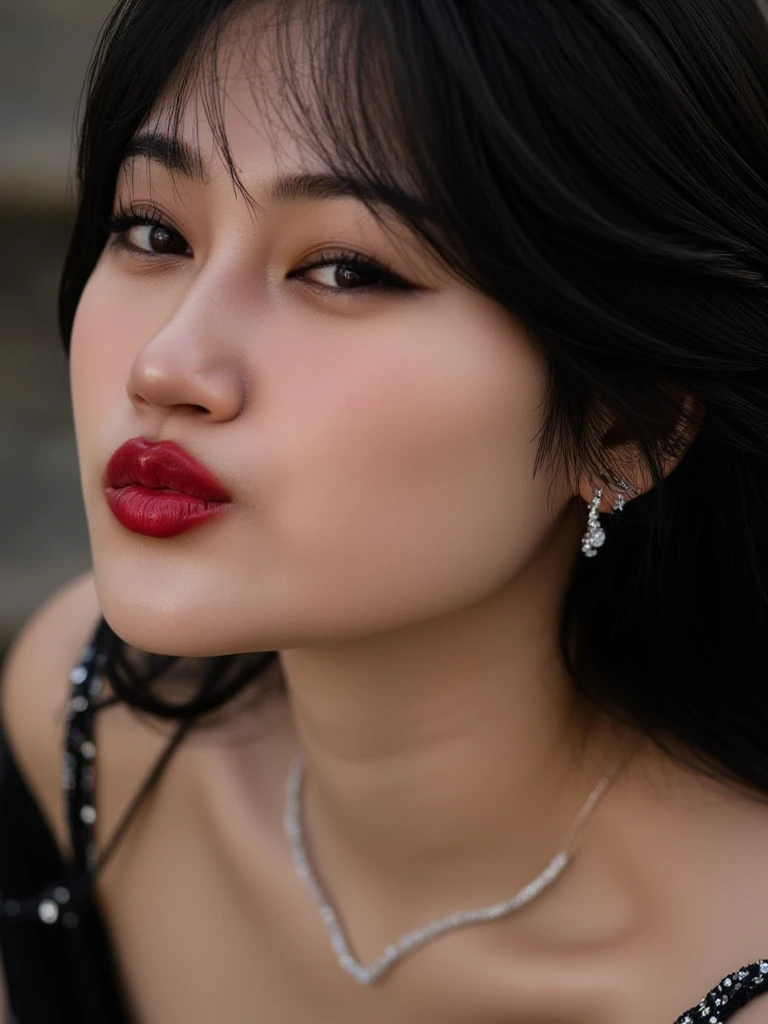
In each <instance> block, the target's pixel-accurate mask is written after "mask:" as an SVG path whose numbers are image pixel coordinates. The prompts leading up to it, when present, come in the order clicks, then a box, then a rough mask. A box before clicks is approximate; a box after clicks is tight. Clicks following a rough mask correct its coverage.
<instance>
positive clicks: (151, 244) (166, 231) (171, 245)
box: [125, 224, 189, 256]
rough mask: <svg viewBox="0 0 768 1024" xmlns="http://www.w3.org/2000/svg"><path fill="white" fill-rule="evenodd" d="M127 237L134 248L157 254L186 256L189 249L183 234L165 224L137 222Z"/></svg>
mask: <svg viewBox="0 0 768 1024" xmlns="http://www.w3.org/2000/svg"><path fill="white" fill-rule="evenodd" d="M125 237H126V241H127V242H128V244H129V245H130V246H131V247H132V248H134V249H140V250H141V251H142V252H148V253H153V254H154V255H157V256H185V255H186V254H187V252H188V251H189V246H188V245H187V243H186V241H185V240H184V239H183V238H182V237H181V235H180V234H179V233H178V232H177V231H172V230H171V228H167V227H165V225H163V224H137V225H136V226H135V227H132V228H130V229H129V230H127V231H126V233H125Z"/></svg>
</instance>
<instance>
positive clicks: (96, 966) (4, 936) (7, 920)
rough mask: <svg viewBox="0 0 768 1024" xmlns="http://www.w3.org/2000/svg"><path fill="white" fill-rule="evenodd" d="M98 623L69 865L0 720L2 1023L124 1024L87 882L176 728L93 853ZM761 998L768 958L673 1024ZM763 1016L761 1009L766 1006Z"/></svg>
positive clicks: (78, 675) (77, 686) (77, 765)
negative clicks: (6, 1019)
mask: <svg viewBox="0 0 768 1024" xmlns="http://www.w3.org/2000/svg"><path fill="white" fill-rule="evenodd" d="M104 630H105V624H104V621H103V619H102V620H101V622H100V623H99V627H98V629H97V631H96V633H95V634H94V637H93V638H92V640H91V642H90V644H89V645H88V647H86V648H85V650H84V652H83V656H82V659H81V661H80V663H79V664H78V665H77V666H76V667H75V668H74V669H73V671H72V675H71V681H72V686H73V690H72V699H71V701H70V713H69V716H68V724H67V737H66V749H65V751H64V752H63V756H64V763H63V771H62V785H63V789H64V795H65V798H66V800H67V802H68V808H69V815H68V817H69V824H70V829H71V842H72V847H73V858H72V862H71V863H67V862H66V861H65V859H64V858H63V857H62V855H61V853H60V851H59V848H58V846H57V844H56V842H55V840H54V838H53V836H52V835H51V832H50V830H49V828H48V825H47V823H46V821H45V819H44V817H43V815H42V813H41V810H40V808H39V807H38V805H37V803H36V801H35V799H34V797H33V796H32V794H31V792H30V790H29V788H28V786H27V784H26V782H25V780H24V778H23V777H22V775H21V772H20V771H19V769H18V766H17V764H16V761H15V759H14V756H13V751H12V750H11V747H10V745H9V742H8V739H7V736H6V735H5V733H4V731H3V728H2V722H1V721H0V954H2V962H3V967H4V972H5V975H6V983H7V987H8V993H9V1000H10V1007H11V1016H10V1024H131V1020H130V1015H129V1012H128V1009H127V1001H126V999H125V996H124V991H123V988H122V985H121V980H120V976H119V971H118V968H117V965H116V962H115V958H114V955H113V952H112V946H111V941H110V937H109V932H108V930H107V927H106V925H105V922H104V919H103V917H102V914H101V911H100V909H99V906H98V904H97V901H96V898H95V896H94V889H93V880H94V878H95V876H96V874H97V873H98V871H99V869H100V868H101V867H103V866H104V864H105V863H106V861H107V859H108V857H109V855H110V854H111V852H112V850H113V849H114V846H115V844H116V842H119V839H120V837H121V836H122V835H123V834H124V831H125V828H126V827H127V825H128V824H129V822H130V820H131V819H132V817H133V815H134V813H135V811H136V810H137V809H138V807H139V806H140V804H141V802H142V800H143V799H144V797H145V796H146V795H147V794H148V793H149V792H150V791H151V789H152V787H153V785H154V784H155V782H156V781H157V779H158V778H159V777H160V775H161V773H162V771H163V769H164V768H165V765H166V764H167V763H168V760H169V759H170V757H171V756H172V754H173V751H174V750H175V749H176V748H177V747H178V745H179V743H180V742H181V740H182V739H183V736H184V735H185V733H186V730H187V728H188V727H189V726H188V725H186V726H184V727H181V728H180V729H179V730H178V731H177V733H176V735H175V736H174V737H173V739H172V740H171V742H170V743H169V745H168V746H167V747H166V750H165V751H164V752H163V755H162V756H161V758H160V759H159V761H158V762H157V763H156V765H155V767H154V768H153V770H152V772H151V773H150V775H149V777H148V779H147V781H146V782H145V784H144V786H142V787H141V790H140V792H139V793H138V794H137V797H136V799H135V800H134V802H133V804H132V805H131V808H129V811H128V813H127V815H126V817H125V818H124V819H123V821H122V822H121V824H120V826H119V827H118V829H117V831H116V833H115V836H114V837H113V840H112V841H111V842H110V843H109V844H107V848H106V849H105V852H104V853H102V854H101V856H98V857H97V856H96V853H95V850H94V847H93V827H92V826H93V821H92V818H93V815H94V814H95V810H96V809H95V808H94V811H93V812H90V813H86V814H83V808H90V807H92V803H91V802H90V801H91V800H92V793H93V772H94V766H95V760H96V750H95V740H94V733H93V716H94V714H95V713H96V712H97V711H98V710H100V708H101V707H104V706H106V705H103V704H102V705H98V703H97V701H96V698H97V696H98V689H99V681H98V670H99V668H100V666H102V665H103V653H102V652H101V640H102V637H103V636H104ZM766 991H768V960H763V961H758V962H756V963H754V964H750V965H748V966H746V967H743V968H741V969H740V970H738V971H735V972H733V973H732V974H729V975H727V976H726V977H725V978H724V979H723V980H722V981H721V982H720V983H719V985H717V986H716V987H715V988H714V989H712V991H711V992H709V993H708V994H707V996H706V997H705V998H704V999H703V1000H702V1001H701V1002H700V1003H699V1004H698V1005H697V1006H695V1007H693V1008H692V1009H691V1010H689V1011H687V1012H686V1013H683V1014H681V1015H680V1017H678V1019H677V1021H675V1024H725V1022H726V1021H729V1020H731V1019H732V1018H733V1017H734V1015H735V1014H736V1012H737V1011H738V1009H739V1008H740V1007H742V1006H744V1005H746V1004H747V1003H749V1002H751V1001H752V1000H753V999H755V998H756V997H758V996H760V995H763V994H764V993H765V992H766ZM766 1009H767V1011H768V1007H766Z"/></svg>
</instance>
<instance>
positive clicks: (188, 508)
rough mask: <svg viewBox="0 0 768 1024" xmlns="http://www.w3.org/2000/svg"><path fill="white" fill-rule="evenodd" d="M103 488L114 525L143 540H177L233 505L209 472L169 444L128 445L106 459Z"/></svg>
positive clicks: (139, 441) (135, 441) (138, 442)
mask: <svg viewBox="0 0 768 1024" xmlns="http://www.w3.org/2000/svg"><path fill="white" fill-rule="evenodd" d="M105 488H106V489H105V493H106V499H107V504H108V505H109V508H110V509H111V511H112V514H113V515H114V516H115V518H116V519H117V520H118V522H119V523H120V524H121V525H122V526H124V527H125V528H126V529H127V530H130V531H131V532H132V533H138V534H141V535H143V536H145V537H155V538H168V537H175V536H177V535H178V534H180V533H184V532H186V531H187V530H191V529H193V528H194V527H196V526H201V525H202V524H203V523H206V522H208V521H210V520H211V519H213V518H215V517H217V516H219V515H221V513H222V512H224V511H225V510H226V509H227V508H229V506H230V504H231V502H232V498H231V496H230V494H229V492H228V491H227V490H226V489H225V488H224V486H223V485H222V484H221V483H220V482H219V481H218V480H217V479H216V477H215V476H214V475H213V474H212V473H211V471H210V470H209V469H207V468H206V467H205V466H204V465H202V463H200V462H198V461H197V459H195V458H194V457H193V456H192V455H190V454H189V452H187V451H186V450H185V449H184V448H182V447H181V446H180V445H177V444H175V443H174V442H172V441H161V442H159V443H156V444H155V443H152V442H151V441H147V440H146V439H144V438H134V439H133V440H130V441H126V443H125V444H123V445H121V446H120V448H118V449H117V451H116V452H115V453H114V455H113V456H112V458H111V459H110V460H109V464H108V465H107V470H106V481H105Z"/></svg>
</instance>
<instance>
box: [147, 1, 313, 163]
mask: <svg viewBox="0 0 768 1024" xmlns="http://www.w3.org/2000/svg"><path fill="white" fill-rule="evenodd" d="M289 6H290V5H289ZM271 11H272V5H269V6H262V5H257V6H256V8H255V9H253V10H249V11H244V12H241V13H239V14H238V15H236V16H234V17H232V18H231V19H229V20H228V21H227V22H226V23H223V24H222V25H221V26H218V27H217V29H216V31H215V32H213V33H211V34H210V35H209V37H207V38H206V39H205V40H203V42H202V43H201V44H200V45H199V46H198V47H197V48H196V49H195V51H194V52H193V53H191V54H190V55H189V57H188V60H187V62H186V63H185V65H184V66H183V67H182V68H180V69H179V71H178V72H177V73H176V74H175V75H174V76H173V78H172V79H171V81H170V83H169V85H168V87H167V88H166V89H165V90H164V92H163V93H162V95H161V96H160V97H159V99H158V101H157V102H156V103H155V105H154V107H153V108H152V110H151V111H150V114H149V115H148V117H147V118H146V120H145V122H144V124H143V125H142V126H141V128H140V130H139V134H142V135H145V136H146V135H147V134H150V135H158V136H162V137H165V138H168V139H174V140H175V139H177V140H179V141H182V142H184V143H186V146H185V147H184V150H185V153H186V155H187V156H189V155H190V154H192V155H193V157H194V159H193V162H192V164H191V165H188V166H182V164H183V163H184V161H177V164H178V169H181V170H183V171H184V172H185V173H189V175H190V176H192V177H197V178H201V179H205V178H206V177H207V176H209V174H210V172H211V170H212V169H216V168H217V165H220V164H225V165H226V164H229V166H230V169H233V170H235V171H236V172H239V171H243V172H245V171H247V170H248V169H249V168H253V167H254V166H255V165H265V164H266V165H271V166H275V165H279V166H280V167H283V168H289V169H290V168H300V167H302V168H312V169H317V170H319V169H321V168H322V166H323V165H324V163H325V161H324V160H323V159H322V157H321V156H320V153H321V152H322V151H323V150H324V149H328V148H329V146H330V138H328V137H327V135H326V137H325V138H324V137H323V133H322V129H321V126H320V124H319V123H318V124H316V125H313V128H314V132H312V131H308V130H307V124H306V118H302V117H301V116H300V115H299V110H298V108H297V102H296V101H297V99H299V100H300V105H301V106H303V108H304V110H305V111H307V110H308V109H310V107H311V105H312V103H313V99H312V97H313V92H315V91H316V90H317V89H318V85H320V83H319V82H318V81H317V79H318V75H319V74H321V72H320V71H319V69H318V67H317V65H315V67H314V68H313V67H311V65H310V59H309V57H310V51H311V44H310V41H309V39H308V31H309V26H308V25H307V24H306V23H305V22H304V21H303V20H302V19H301V18H300V17H299V16H298V14H295V15H293V16H289V15H288V14H285V13H284V14H282V15H281V16H280V17H279V18H277V17H275V16H271ZM186 163H187V164H189V161H188V160H187V161H186Z"/></svg>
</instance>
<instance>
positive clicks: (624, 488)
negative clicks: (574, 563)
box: [581, 480, 632, 558]
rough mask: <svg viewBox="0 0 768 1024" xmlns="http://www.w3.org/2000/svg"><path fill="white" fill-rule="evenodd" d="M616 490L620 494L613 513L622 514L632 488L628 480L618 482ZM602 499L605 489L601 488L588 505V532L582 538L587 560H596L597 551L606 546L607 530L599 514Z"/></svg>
mask: <svg viewBox="0 0 768 1024" xmlns="http://www.w3.org/2000/svg"><path fill="white" fill-rule="evenodd" d="M616 489H617V490H618V491H619V493H618V494H617V495H616V498H615V500H614V503H613V511H614V512H621V511H622V509H623V508H624V506H625V505H626V503H627V499H626V495H627V494H631V493H632V488H631V487H630V486H629V484H628V483H627V482H626V480H616ZM602 497H603V489H602V487H601V488H599V489H598V490H596V491H595V496H594V498H593V499H592V501H591V502H588V503H587V508H588V509H589V515H588V516H587V532H586V533H585V534H584V536H583V537H582V538H581V550H582V552H583V553H584V554H585V555H586V556H587V558H594V557H595V555H596V554H597V549H598V548H601V547H602V546H603V544H605V530H604V529H603V528H602V526H601V525H600V515H599V512H598V509H599V508H600V502H601V500H602Z"/></svg>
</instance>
